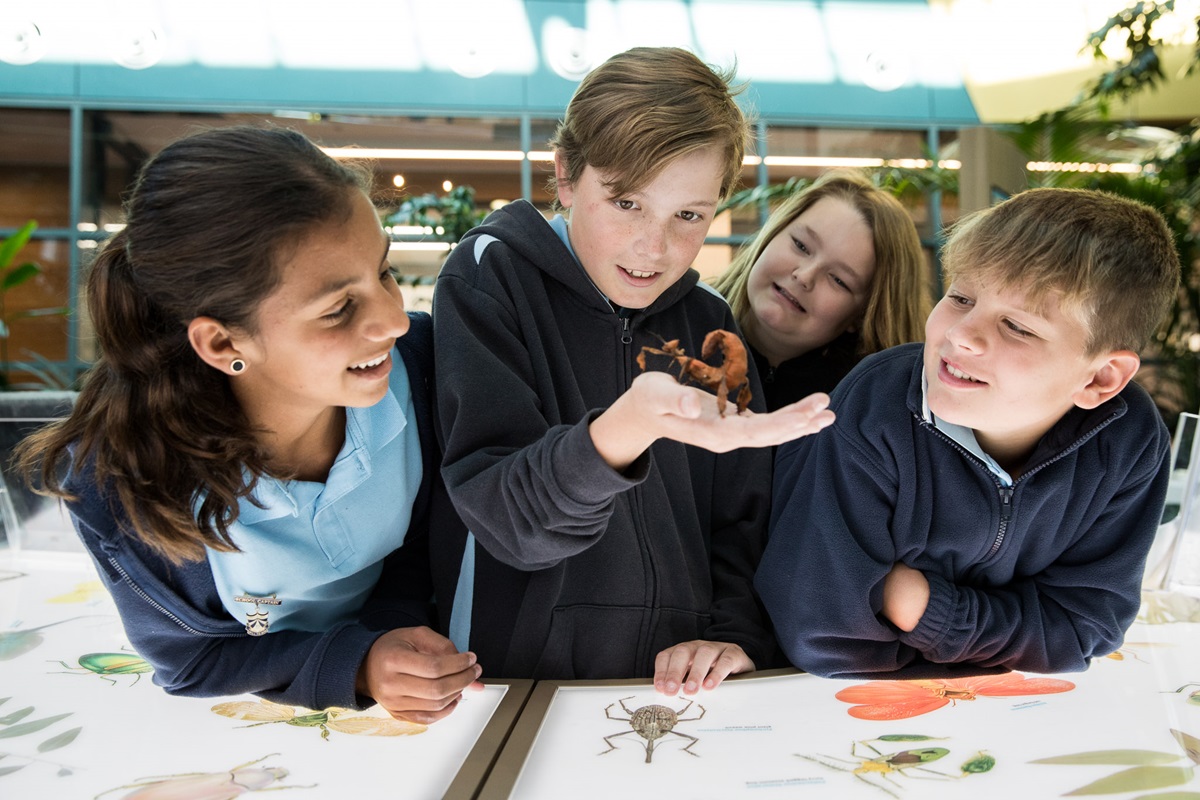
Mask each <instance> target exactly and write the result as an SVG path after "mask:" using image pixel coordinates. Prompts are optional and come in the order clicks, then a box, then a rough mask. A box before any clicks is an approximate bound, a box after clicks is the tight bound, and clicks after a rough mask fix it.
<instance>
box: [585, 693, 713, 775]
mask: <svg viewBox="0 0 1200 800" xmlns="http://www.w3.org/2000/svg"><path fill="white" fill-rule="evenodd" d="M632 699H633V696H632V695H631V696H629V697H622V698H621V699H620V700H619V701H617V702H619V703H620V704H621V708H623V709H625V713H626V714H628V715H629V716H628V717H614V716H613V715H612V708H613V706H615V705H617V703H609V704H608V707H607V708H605V709H604V716H606V717H608V718H609V719H612V720H619V721H621V722H628V723H629V727H630V729H631V730H627V731H621V732H620V733H613V734H610V735H608V736H605V737H604V743H605V744H607V745H608V749H607V750H605V751H603V752H601V753H599V754H598V755H605V754H606V753H611V752H612V751H613V750H616V749H617V746H616V745H615V744H613V743H612V740H613V739H615V738H617V737H618V736H628V735H629V734H631V733H636V734H637V735H638V736H640V737H642V738H643V739H645V740H646V744H645V745H644V746H645V748H646V763H647V764H649V763H650V760H651V758H653V756H654V745H655V743H656V742H657V741H658V740H659V739H661V738H662V737H664V736H666V735H667V734H668V733H669V734H672V735H674V736H679V737H682V738H684V739H687V740H689V741H688V743H687V744H686V745H685V746H684V748H683V752H685V753H687V754H688V755H690V756H696V758H699V757H700V754H699V753H693V752H692V746H693V745H695V744H696V742H698V741H700V740H699V739H698V738H696V737H695V736H692V735H690V734H687V733H681V732H679V731H677V730H675V726H676V725H677V724H678V723H680V722H695V721H696V720H698V719H700V718H702V717H703V716H704V706H701V705H697V706H696V708H698V709H700V716H698V717H681V716H680V715H681V714H683V713H684V712H686V711H687V710H688V709H689V708H691V707H692V703H693V702H695V701H694V700H688V701H687V705H685V706H684V707H683V708H681V709H679V710H678V711H672V710H671V709H669V708H667V707H666V706H660V705H657V704H654V705H648V706H640V707H639V708H636V709H630V708H629V706H627V705H625V701H626V700H632Z"/></svg>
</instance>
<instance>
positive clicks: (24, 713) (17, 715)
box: [0, 706, 33, 725]
mask: <svg viewBox="0 0 1200 800" xmlns="http://www.w3.org/2000/svg"><path fill="white" fill-rule="evenodd" d="M32 713H33V706H28V707H26V708H22V709H21V710H19V711H14V712H12V713H11V714H8V715H6V716H3V717H0V725H12V724H13V723H14V722H20V721H21V720H23V719H25V718H26V717H28V716H29V715H30V714H32Z"/></svg>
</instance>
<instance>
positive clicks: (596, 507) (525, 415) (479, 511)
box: [433, 245, 649, 570]
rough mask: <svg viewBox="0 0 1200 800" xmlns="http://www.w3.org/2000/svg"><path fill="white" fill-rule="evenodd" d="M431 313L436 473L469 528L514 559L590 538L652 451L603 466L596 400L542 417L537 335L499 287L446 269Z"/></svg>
mask: <svg viewBox="0 0 1200 800" xmlns="http://www.w3.org/2000/svg"><path fill="white" fill-rule="evenodd" d="M465 249H466V247H465V246H464V245H460V246H459V248H458V250H465ZM503 249H504V248H502V247H501V246H499V245H493V246H491V247H489V248H488V249H487V251H486V254H485V256H484V258H485V259H491V258H502V257H504V256H503V255H494V253H495V251H497V250H503ZM456 255H457V251H456ZM462 257H463V258H470V256H469V255H468V254H466V253H464V254H463V255H462ZM452 258H454V256H452ZM485 267H486V264H485ZM433 319H434V335H435V341H436V347H437V363H438V372H437V392H436V394H437V411H438V424H439V432H440V435H441V437H442V443H443V451H444V458H443V462H442V475H443V477H444V478H445V482H446V489H447V491H448V492H449V494H450V497H451V499H452V501H453V502H454V506H455V508H456V509H457V510H458V512H459V514H460V515H461V516H462V518H463V521H464V522H465V523H466V525H467V528H468V529H469V530H470V531H471V533H472V534H473V535H474V536H475V538H476V540H477V541H478V542H479V543H480V544H481V545H482V546H483V547H484V548H486V549H487V551H488V552H489V553H490V554H491V555H492V556H493V557H495V558H496V559H497V560H499V561H501V562H503V563H505V564H507V565H509V566H511V567H514V568H516V569H521V570H536V569H544V568H546V567H550V566H553V565H555V564H557V563H558V562H560V561H562V560H563V559H565V558H568V557H570V556H572V555H575V554H577V553H580V552H582V551H584V550H586V549H587V548H589V547H591V546H592V545H594V544H595V543H596V542H597V541H599V539H600V537H601V535H602V534H603V533H604V531H605V530H606V529H607V527H608V523H609V520H610V517H611V516H612V512H613V507H614V502H615V500H614V499H615V497H616V496H617V495H618V494H619V493H621V492H623V491H625V490H627V489H628V488H630V487H631V486H634V485H636V484H638V483H640V482H641V481H643V480H644V479H645V477H646V474H647V472H648V468H649V456H648V455H646V454H644V455H643V456H642V457H641V458H639V459H638V461H636V462H634V464H633V465H632V466H631V467H630V468H629V469H628V470H627V471H626V472H625V473H618V472H616V471H614V470H613V469H612V468H611V467H609V466H608V465H607V464H606V463H605V462H604V460H603V459H602V458H601V457H600V454H599V453H597V452H596V448H595V447H594V446H593V444H592V438H591V433H590V431H589V428H588V426H589V425H590V424H591V422H592V420H593V419H594V418H595V417H596V416H597V415H598V414H599V413H600V412H599V410H594V411H593V412H591V413H590V414H588V415H586V416H585V417H584V418H583V419H581V420H580V421H579V422H577V423H575V424H561V425H552V424H550V422H549V421H548V420H547V419H546V416H545V414H544V412H543V411H542V400H541V398H540V397H539V394H538V391H537V387H536V386H535V382H534V368H533V358H534V357H535V356H534V355H533V354H532V353H531V350H532V349H534V348H536V347H537V343H536V342H526V341H525V340H524V337H523V332H522V330H521V329H520V327H519V325H518V323H517V319H516V315H515V312H514V310H513V308H512V305H511V303H508V302H506V301H505V299H504V298H501V297H497V296H496V295H494V294H492V293H489V292H488V291H486V290H484V289H483V288H480V286H478V285H476V284H474V283H472V282H470V281H468V280H467V279H465V278H464V277H463V276H461V275H459V274H456V273H454V272H453V271H449V272H448V271H447V270H443V273H442V276H441V277H440V278H439V279H438V286H437V292H436V293H435V295H434V313H433Z"/></svg>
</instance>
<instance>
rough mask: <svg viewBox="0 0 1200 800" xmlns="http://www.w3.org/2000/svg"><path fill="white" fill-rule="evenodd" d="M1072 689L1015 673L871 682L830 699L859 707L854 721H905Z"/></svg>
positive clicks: (853, 713)
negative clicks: (966, 704) (967, 704)
mask: <svg viewBox="0 0 1200 800" xmlns="http://www.w3.org/2000/svg"><path fill="white" fill-rule="evenodd" d="M1074 688H1075V684H1073V683H1071V682H1070V681H1064V680H1059V679H1058V678H1026V677H1025V676H1024V675H1022V674H1021V673H1019V672H1010V673H1007V674H1004V675H981V676H978V677H975V678H950V679H938V680H915V681H914V680H909V681H871V682H870V683H863V684H859V685H857V686H851V687H849V688H848V689H842V690H841V691H840V692H838V693H837V694H835V695H834V697H836V698H837V699H838V700H841V701H843V702H846V703H859V704H860V705H856V706H854V707H853V708H850V709H848V712H849V714H850V716H852V717H857V718H858V719H874V720H888V719H906V718H908V717H915V716H917V715H919V714H927V713H929V712H930V711H936V710H937V709H939V708H942V707H943V706H947V705H950V704H952V703H953V704H957V703H958V702H959V701H967V700H974V699H975V698H976V697H977V696H980V695H982V696H984V697H1021V696H1023V695H1031V694H1055V693H1058V692H1069V691H1071V690H1072V689H1074Z"/></svg>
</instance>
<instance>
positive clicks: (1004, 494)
mask: <svg viewBox="0 0 1200 800" xmlns="http://www.w3.org/2000/svg"><path fill="white" fill-rule="evenodd" d="M914 416H916V415H914ZM1113 419H1115V417H1109V419H1108V420H1106V421H1104V422H1103V423H1101V424H1099V425H1097V426H1096V427H1094V428H1092V429H1091V430H1090V431H1088V432H1087V433H1085V434H1084V435H1083V436H1081V437H1079V438H1078V439H1076V440H1075V442H1074V443H1072V444H1071V446H1070V447H1066V448H1064V449H1063V450H1062V451H1060V452H1059V453H1058V454H1057V455H1055V456H1054V458H1051V459H1049V460H1047V461H1043V462H1042V463H1041V464H1038V465H1037V466H1036V467H1034V468H1033V469H1031V470H1029V471H1028V472H1025V473H1022V474H1021V477H1019V478H1017V479H1016V480H1015V481H1013V483H1012V486H1005V485H1004V484H1002V483H1000V481H997V480H995V476H992V480H993V481H995V483H996V489H997V490H998V491H999V494H1000V525H999V527H998V528H997V530H996V538H995V540H994V541H993V542H992V549H990V550H988V554H987V556H986V557H987V558H991V557H992V556H994V555H996V552H997V551H999V549H1000V547H1001V546H1002V545H1003V544H1004V538H1005V537H1006V536H1007V535H1008V525H1009V522H1010V521H1011V520H1012V501H1013V494H1014V493H1015V492H1016V489H1017V484H1018V483H1020V482H1021V481H1023V480H1025V479H1026V478H1028V477H1029V476H1030V475H1033V474H1034V473H1037V472H1041V471H1042V470H1043V469H1045V468H1046V467H1048V466H1050V465H1051V464H1053V463H1054V462H1055V461H1058V460H1060V459H1062V458H1064V457H1066V455H1067V454H1068V453H1071V452H1073V451H1074V450H1075V449H1076V448H1078V447H1079V446H1080V445H1082V444H1083V443H1084V442H1086V441H1087V440H1088V439H1090V438H1092V436H1094V435H1095V434H1096V433H1097V432H1098V431H1099V430H1100V429H1101V428H1104V427H1106V426H1107V425H1108V423H1109V422H1111V421H1112V420H1113ZM917 420H918V421H919V422H920V423H921V424H922V425H924V426H925V427H927V428H929V429H930V430H932V431H935V432H936V433H937V435H938V436H940V437H941V438H942V440H943V441H945V442H946V443H948V444H949V445H950V446H951V447H953V448H954V449H955V450H957V451H958V452H960V453H962V454H963V455H964V456H966V457H967V458H968V459H969V460H971V461H974V462H976V463H977V464H979V465H980V466H982V467H983V468H984V470H986V471H987V473H988V474H989V475H991V474H992V473H991V470H990V469H988V466H987V464H984V463H983V462H982V461H981V460H980V459H979V456H977V455H975V454H974V453H972V452H971V451H969V450H967V449H966V448H965V447H963V446H962V445H960V444H959V443H958V442H956V441H954V440H953V439H951V438H950V437H949V436H947V435H946V434H944V433H942V432H941V431H939V430H938V429H937V428H936V427H934V426H933V425H930V424H929V423H928V422H926V421H925V420H924V419H922V418H921V417H919V416H918V417H917Z"/></svg>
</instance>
